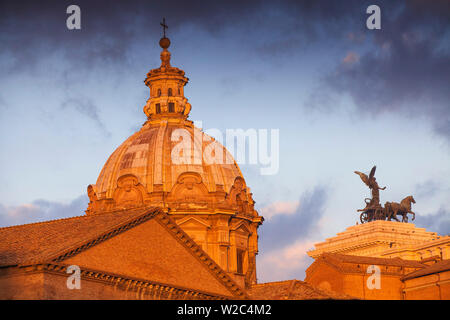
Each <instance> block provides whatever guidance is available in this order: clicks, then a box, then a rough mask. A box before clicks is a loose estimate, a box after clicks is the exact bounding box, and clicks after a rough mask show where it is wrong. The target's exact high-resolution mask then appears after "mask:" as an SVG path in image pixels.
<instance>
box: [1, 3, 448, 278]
mask: <svg viewBox="0 0 450 320" xmlns="http://www.w3.org/2000/svg"><path fill="white" fill-rule="evenodd" d="M71 4H77V5H79V6H80V8H81V30H68V29H67V27H66V19H67V17H68V15H67V14H66V8H67V7H68V6H69V5H71ZM371 4H377V5H378V6H379V7H380V8H381V30H368V29H367V28H366V19H367V18H368V16H369V15H368V14H366V9H367V7H368V6H369V5H371ZM162 17H165V18H166V21H167V23H168V25H169V29H168V36H169V37H170V39H171V41H172V45H171V47H170V51H171V52H172V65H174V66H177V67H180V68H182V69H184V70H185V71H186V74H187V76H188V77H189V78H190V82H189V84H188V85H187V87H186V90H185V95H186V96H187V98H188V99H189V101H190V102H191V104H192V111H191V114H190V119H191V120H197V121H202V123H203V128H204V129H209V128H218V129H220V130H222V131H223V132H225V130H226V129H230V128H231V129H237V128H242V129H244V130H247V129H252V128H254V129H268V130H270V129H279V130H280V149H279V157H280V169H279V171H278V173H277V174H275V175H261V174H260V167H259V166H258V165H242V166H241V169H242V171H243V173H244V176H245V177H246V181H247V184H248V185H249V186H250V187H251V188H252V191H253V197H254V199H255V201H256V203H257V209H258V210H259V212H260V213H261V214H262V215H264V216H265V217H266V221H265V222H264V224H263V226H262V227H261V228H260V254H259V256H258V278H259V281H271V280H281V279H292V278H297V279H303V278H304V270H305V268H306V267H307V266H308V265H309V264H310V263H311V261H312V260H311V259H310V258H308V257H307V256H306V254H305V251H306V250H308V249H310V248H312V246H313V244H314V243H315V242H319V241H322V240H323V239H325V238H326V237H330V236H333V235H335V234H336V233H337V232H340V231H343V230H344V229H345V228H346V227H348V226H350V225H354V224H355V223H356V221H357V220H358V214H357V213H356V210H357V209H359V208H361V207H363V204H364V203H363V199H364V198H365V197H368V196H369V195H370V194H369V190H368V189H367V187H366V186H365V185H364V184H363V183H362V182H361V180H360V179H359V177H358V176H357V175H355V174H354V173H353V171H354V170H358V171H363V172H368V171H369V170H370V168H371V167H372V166H373V165H377V175H376V176H377V180H378V181H379V183H380V185H383V186H384V185H387V189H386V190H385V191H382V193H381V202H382V203H384V202H385V201H400V200H401V199H403V198H404V197H406V196H407V195H410V194H412V195H414V197H415V199H416V201H417V203H416V204H415V205H414V207H413V209H414V210H415V211H416V213H417V216H418V217H417V219H416V221H415V223H416V225H417V226H421V227H426V228H428V229H429V230H431V231H435V232H438V233H440V234H448V233H450V203H449V199H450V179H449V177H450V90H449V89H448V87H449V83H450V25H449V22H448V21H450V2H449V1H440V0H434V1H425V0H424V1H392V0H391V1H378V0H377V1H372V0H371V1H364V0H359V1H339V2H338V1H317V0H316V1H282V2H278V1H277V2H275V1H126V2H125V1H115V2H107V1H39V2H36V1H10V2H8V1H6V2H5V1H2V2H1V4H0V71H1V72H0V148H1V157H0V168H1V182H2V183H1V184H0V226H8V225H14V224H22V223H28V222H33V221H41V220H48V219H55V218H60V217H68V216H76V215H81V214H83V211H84V210H85V208H86V206H87V202H88V199H87V196H86V187H87V185H88V184H91V183H95V181H96V179H97V175H98V174H99V172H100V170H101V168H102V166H103V164H104V163H105V161H106V159H107V158H108V157H109V155H110V154H111V153H112V152H113V151H114V149H115V148H116V147H117V146H118V145H119V144H120V143H121V142H122V141H123V140H125V139H126V138H127V137H128V136H130V135H131V134H132V133H133V132H135V131H136V130H138V129H139V128H140V126H141V125H142V123H143V122H144V121H145V115H144V113H143V112H142V107H143V106H144V104H145V102H146V100H147V98H148V88H147V87H146V86H145V85H144V84H143V80H144V78H145V75H146V73H147V72H148V70H149V69H152V68H155V67H158V66H159V64H160V61H159V53H160V50H161V48H160V47H159V46H158V41H159V38H160V37H161V28H160V26H159V22H160V21H161V19H162Z"/></svg>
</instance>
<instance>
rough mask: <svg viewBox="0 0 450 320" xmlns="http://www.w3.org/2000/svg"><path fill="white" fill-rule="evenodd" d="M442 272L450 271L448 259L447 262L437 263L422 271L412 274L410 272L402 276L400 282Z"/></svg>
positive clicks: (449, 260)
mask: <svg viewBox="0 0 450 320" xmlns="http://www.w3.org/2000/svg"><path fill="white" fill-rule="evenodd" d="M442 271H450V259H448V260H442V261H440V262H437V263H435V264H433V265H431V266H428V267H426V268H424V269H422V270H417V271H414V272H411V273H409V274H407V275H406V276H404V277H403V278H402V280H408V279H412V278H418V277H422V276H427V275H429V274H433V273H438V272H442Z"/></svg>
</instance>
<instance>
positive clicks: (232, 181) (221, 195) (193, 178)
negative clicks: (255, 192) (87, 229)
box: [86, 38, 258, 218]
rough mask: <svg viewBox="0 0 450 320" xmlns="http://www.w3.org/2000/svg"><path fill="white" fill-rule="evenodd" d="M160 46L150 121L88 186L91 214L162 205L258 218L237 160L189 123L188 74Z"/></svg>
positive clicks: (151, 81) (149, 81) (150, 80)
mask: <svg viewBox="0 0 450 320" xmlns="http://www.w3.org/2000/svg"><path fill="white" fill-rule="evenodd" d="M165 39H167V38H163V39H161V41H160V45H161V47H162V48H163V51H162V52H161V66H160V67H159V68H157V69H152V70H150V72H149V73H148V74H147V78H146V79H145V81H144V82H145V84H146V85H147V86H148V87H149V88H150V98H149V99H148V100H147V103H146V105H145V106H144V108H143V109H144V113H145V114H146V115H147V121H146V122H145V123H144V125H143V126H142V128H141V129H140V130H139V131H138V132H136V133H134V134H133V135H132V136H130V137H129V138H128V139H127V140H125V141H124V142H123V143H122V144H121V145H120V146H119V147H118V148H117V149H116V150H115V151H114V152H113V153H112V155H111V156H110V157H109V159H108V160H107V162H106V164H105V165H104V166H103V169H102V170H101V172H100V175H99V177H98V179H97V182H96V183H95V185H89V186H88V195H89V199H90V203H89V207H88V209H87V210H86V213H87V214H93V213H97V212H104V211H114V210H121V209H126V208H131V207H141V206H159V207H163V208H168V209H170V211H171V212H173V211H196V210H197V211H198V210H200V211H202V212H204V211H205V210H207V211H209V212H214V211H216V210H221V211H223V210H229V211H231V212H239V213H240V214H243V215H247V216H249V218H250V217H256V216H258V214H257V212H256V211H255V210H254V202H253V199H252V194H251V193H250V189H249V188H248V187H247V186H246V183H245V180H244V178H243V176H242V173H241V171H240V169H239V167H238V165H237V164H236V162H235V161H234V159H233V157H232V155H231V154H230V153H229V152H228V151H227V150H226V149H225V148H224V147H223V146H222V145H221V144H220V143H219V142H217V141H216V140H215V139H214V138H211V137H209V136H208V135H206V134H205V133H203V132H202V131H201V129H199V128H196V127H195V126H194V124H193V123H192V121H190V120H188V119H187V118H188V115H189V112H190V109H191V105H190V104H189V103H188V101H187V99H186V98H185V97H184V86H185V85H186V84H187V82H188V80H189V79H188V78H186V77H185V75H184V71H183V70H181V69H178V68H175V67H172V66H171V65H170V52H169V51H168V50H167V48H168V46H169V44H170V41H169V40H168V39H167V40H165Z"/></svg>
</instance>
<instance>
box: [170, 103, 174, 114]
mask: <svg viewBox="0 0 450 320" xmlns="http://www.w3.org/2000/svg"><path fill="white" fill-rule="evenodd" d="M169 112H175V104H174V103H173V102H169Z"/></svg>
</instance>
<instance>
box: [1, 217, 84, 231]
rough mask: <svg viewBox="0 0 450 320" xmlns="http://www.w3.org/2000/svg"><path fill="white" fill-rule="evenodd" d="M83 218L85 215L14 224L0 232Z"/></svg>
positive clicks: (2, 228)
mask: <svg viewBox="0 0 450 320" xmlns="http://www.w3.org/2000/svg"><path fill="white" fill-rule="evenodd" d="M83 217H86V215H82V216H73V217H65V218H58V219H51V220H45V221H36V222H30V223H23V224H16V225H13V226H6V227H0V231H2V230H5V229H13V228H20V227H25V226H31V225H37V224H49V223H53V222H57V221H62V220H70V219H76V218H83Z"/></svg>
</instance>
